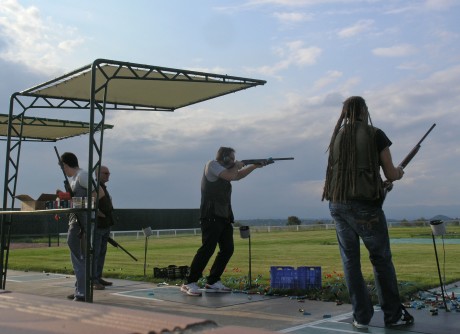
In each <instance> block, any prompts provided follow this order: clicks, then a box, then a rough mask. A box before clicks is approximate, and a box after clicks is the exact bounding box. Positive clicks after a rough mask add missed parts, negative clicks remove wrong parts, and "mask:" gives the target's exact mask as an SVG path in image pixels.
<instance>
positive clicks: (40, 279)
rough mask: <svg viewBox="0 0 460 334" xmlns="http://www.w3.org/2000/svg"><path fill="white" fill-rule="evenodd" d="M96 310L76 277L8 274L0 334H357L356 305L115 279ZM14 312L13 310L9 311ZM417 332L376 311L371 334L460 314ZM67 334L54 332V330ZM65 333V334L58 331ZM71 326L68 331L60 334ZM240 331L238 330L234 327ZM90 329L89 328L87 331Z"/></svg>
mask: <svg viewBox="0 0 460 334" xmlns="http://www.w3.org/2000/svg"><path fill="white" fill-rule="evenodd" d="M110 281H112V282H113V286H110V287H107V288H106V289H105V290H95V291H94V298H93V299H94V300H93V303H82V302H73V301H70V300H68V299H67V298H66V296H67V295H69V294H71V293H72V292H73V286H74V282H75V279H74V277H73V276H67V275H59V274H47V273H32V272H20V271H13V270H9V271H8V276H7V282H6V289H7V290H6V291H8V292H4V291H3V293H0V309H1V312H0V333H12V334H13V333H14V334H17V333H21V334H22V333H36V334H38V333H40V334H41V333H64V332H65V333H74V332H75V333H76V332H77V328H78V329H79V330H78V332H79V333H81V332H84V333H85V334H89V333H93V332H94V333H96V332H97V333H99V334H101V333H111V334H118V333H162V332H168V331H169V332H174V333H192V332H193V333H230V332H232V333H233V334H234V333H268V332H281V333H295V334H307V333H337V332H342V333H356V332H363V331H358V330H357V329H355V328H354V327H353V326H352V325H351V306H350V305H348V304H343V305H336V304H335V303H332V302H322V301H309V300H301V299H296V298H290V297H285V296H278V297H267V296H261V295H248V294H245V293H228V294H204V295H203V296H202V297H192V296H187V295H184V294H183V293H181V292H180V289H179V287H178V286H171V285H162V284H152V283H144V282H136V281H129V280H117V279H111V280H110ZM8 305H13V306H14V307H11V306H8ZM409 311H410V313H411V314H412V315H413V316H414V317H415V325H414V326H411V327H409V328H403V329H398V330H395V329H387V328H384V327H383V321H382V319H383V315H382V314H381V312H379V311H378V310H377V311H376V314H375V315H374V318H373V320H372V322H371V324H370V327H369V329H368V330H367V331H364V332H367V333H399V334H401V333H425V334H431V333H433V334H438V333H456V332H460V321H459V320H460V312H446V311H445V310H439V314H438V315H437V316H432V315H431V314H430V312H429V310H428V309H420V310H416V309H410V310H409ZM50 326H51V327H53V328H61V331H51V330H50V331H48V329H50V328H51V327H50ZM60 326H61V327H60ZM62 326H65V329H66V330H65V331H62V328H64V327H62ZM235 326H237V327H238V328H235ZM82 328H84V329H82Z"/></svg>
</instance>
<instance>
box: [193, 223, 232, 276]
mask: <svg viewBox="0 0 460 334" xmlns="http://www.w3.org/2000/svg"><path fill="white" fill-rule="evenodd" d="M201 240H202V245H201V247H200V248H199V249H198V251H197V252H196V254H195V257H194V258H193V261H192V264H191V266H190V274H189V276H188V277H187V283H192V282H197V281H198V280H199V279H200V278H201V277H202V276H203V271H204V269H205V268H206V265H207V264H208V262H209V259H210V258H211V256H212V255H213V254H214V251H215V250H216V247H217V245H219V252H218V253H217V256H216V258H215V260H214V263H213V264H212V267H211V271H210V272H209V276H208V277H207V282H208V284H214V283H216V282H217V281H220V276H221V275H222V273H223V272H224V270H225V267H226V266H227V264H228V261H230V258H231V257H232V255H233V251H234V244H233V225H232V224H231V223H229V222H228V220H222V219H218V218H216V219H215V220H214V219H213V220H206V221H204V220H203V221H201Z"/></svg>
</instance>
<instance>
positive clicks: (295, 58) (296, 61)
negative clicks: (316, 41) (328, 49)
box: [248, 40, 322, 76]
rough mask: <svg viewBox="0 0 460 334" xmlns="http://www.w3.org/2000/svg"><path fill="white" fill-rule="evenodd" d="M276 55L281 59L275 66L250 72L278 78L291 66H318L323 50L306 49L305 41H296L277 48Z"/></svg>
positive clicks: (263, 67) (311, 47) (315, 48)
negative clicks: (279, 74) (279, 73)
mask: <svg viewBox="0 0 460 334" xmlns="http://www.w3.org/2000/svg"><path fill="white" fill-rule="evenodd" d="M274 53H275V54H276V55H277V56H278V57H279V58H281V60H280V61H279V62H277V63H276V64H274V65H265V66H261V67H258V68H255V69H251V70H248V71H250V72H254V73H259V74H262V75H267V76H277V74H278V72H280V71H283V70H286V69H288V68H290V67H291V66H299V67H303V66H311V65H314V64H316V62H317V60H318V58H319V57H320V56H321V54H322V50H321V49H320V48H319V47H316V46H310V47H305V46H304V42H303V41H300V40H296V41H291V42H288V43H285V44H284V45H283V46H281V47H277V48H275V49H274Z"/></svg>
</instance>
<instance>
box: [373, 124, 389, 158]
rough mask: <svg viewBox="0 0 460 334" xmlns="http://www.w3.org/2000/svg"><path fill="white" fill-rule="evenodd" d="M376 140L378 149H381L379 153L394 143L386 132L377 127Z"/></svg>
mask: <svg viewBox="0 0 460 334" xmlns="http://www.w3.org/2000/svg"><path fill="white" fill-rule="evenodd" d="M375 141H376V143H377V150H378V151H379V153H380V152H382V151H383V150H384V148H385V147H390V146H391V144H393V143H392V142H391V140H390V139H388V137H387V135H386V134H385V132H383V131H382V130H380V129H377V131H375Z"/></svg>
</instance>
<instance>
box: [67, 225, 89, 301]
mask: <svg viewBox="0 0 460 334" xmlns="http://www.w3.org/2000/svg"><path fill="white" fill-rule="evenodd" d="M84 237H85V236H84V235H83V236H80V226H79V225H78V224H77V223H71V224H69V229H68V231H67V245H68V246H69V249H70V260H71V261H72V267H73V271H74V273H75V278H76V282H75V293H74V294H75V296H79V297H84V296H85V290H86V289H85V288H86V274H85V272H86V263H85V254H84V250H83V243H82V242H83V241H84V239H82V238H84Z"/></svg>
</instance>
